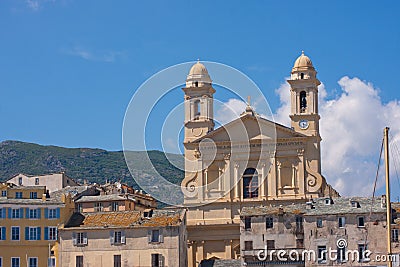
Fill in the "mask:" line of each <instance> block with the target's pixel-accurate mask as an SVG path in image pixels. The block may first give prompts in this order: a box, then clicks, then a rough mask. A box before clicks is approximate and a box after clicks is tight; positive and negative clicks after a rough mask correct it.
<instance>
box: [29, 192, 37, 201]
mask: <svg viewBox="0 0 400 267" xmlns="http://www.w3.org/2000/svg"><path fill="white" fill-rule="evenodd" d="M29 198H31V199H37V192H30V193H29Z"/></svg>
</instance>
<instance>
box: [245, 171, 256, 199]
mask: <svg viewBox="0 0 400 267" xmlns="http://www.w3.org/2000/svg"><path fill="white" fill-rule="evenodd" d="M257 197H258V174H257V171H256V169H254V168H247V169H246V170H245V171H244V174H243V198H257Z"/></svg>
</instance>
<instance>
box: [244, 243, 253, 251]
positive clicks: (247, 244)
mask: <svg viewBox="0 0 400 267" xmlns="http://www.w3.org/2000/svg"><path fill="white" fill-rule="evenodd" d="M244 250H253V241H244Z"/></svg>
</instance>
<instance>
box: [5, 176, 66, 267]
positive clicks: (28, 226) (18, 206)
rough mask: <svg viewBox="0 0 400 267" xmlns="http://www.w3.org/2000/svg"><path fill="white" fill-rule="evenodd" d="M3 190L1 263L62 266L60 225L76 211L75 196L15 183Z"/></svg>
mask: <svg viewBox="0 0 400 267" xmlns="http://www.w3.org/2000/svg"><path fill="white" fill-rule="evenodd" d="M1 192H2V197H0V266H1V267H20V266H27V267H39V266H40V267H42V266H49V267H55V266H58V263H57V244H56V241H57V238H58V230H57V228H58V226H59V225H61V224H63V223H65V222H66V221H67V220H68V219H69V218H70V216H71V215H72V214H73V212H74V203H73V201H72V198H71V195H70V194H64V193H61V194H49V193H48V191H47V188H46V187H45V186H15V185H12V184H8V185H6V186H4V185H3V186H2V188H1Z"/></svg>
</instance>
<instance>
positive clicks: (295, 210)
mask: <svg viewBox="0 0 400 267" xmlns="http://www.w3.org/2000/svg"><path fill="white" fill-rule="evenodd" d="M279 213H292V214H304V213H305V204H292V205H285V206H258V207H244V208H243V209H242V211H241V213H240V215H241V216H257V215H273V214H279Z"/></svg>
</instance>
